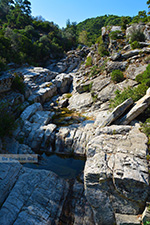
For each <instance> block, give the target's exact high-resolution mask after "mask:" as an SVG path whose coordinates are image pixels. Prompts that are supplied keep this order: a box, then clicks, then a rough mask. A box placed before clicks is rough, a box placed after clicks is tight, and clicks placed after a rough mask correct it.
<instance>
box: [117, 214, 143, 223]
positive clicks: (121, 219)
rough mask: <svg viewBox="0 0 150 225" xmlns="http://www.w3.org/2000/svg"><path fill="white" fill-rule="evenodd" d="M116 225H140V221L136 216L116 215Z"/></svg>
mask: <svg viewBox="0 0 150 225" xmlns="http://www.w3.org/2000/svg"><path fill="white" fill-rule="evenodd" d="M115 217H116V225H140V224H141V222H140V219H139V217H138V216H135V215H125V214H119V213H116V214H115Z"/></svg>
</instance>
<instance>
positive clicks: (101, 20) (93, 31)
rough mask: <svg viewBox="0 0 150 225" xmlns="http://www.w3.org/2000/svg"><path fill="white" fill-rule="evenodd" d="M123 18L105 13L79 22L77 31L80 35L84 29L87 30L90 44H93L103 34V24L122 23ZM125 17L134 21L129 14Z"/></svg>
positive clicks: (129, 20)
mask: <svg viewBox="0 0 150 225" xmlns="http://www.w3.org/2000/svg"><path fill="white" fill-rule="evenodd" d="M122 18H123V17H120V16H116V15H105V16H98V17H96V18H91V19H86V20H84V21H83V22H81V23H79V24H77V33H78V35H79V34H80V32H82V31H83V30H85V31H87V36H88V45H91V44H92V43H93V44H94V43H95V42H96V40H97V38H98V37H99V36H100V35H101V28H102V27H103V26H109V25H121V24H122ZM124 18H126V19H127V21H128V22H129V23H130V22H131V21H132V18H131V17H129V16H128V17H124Z"/></svg>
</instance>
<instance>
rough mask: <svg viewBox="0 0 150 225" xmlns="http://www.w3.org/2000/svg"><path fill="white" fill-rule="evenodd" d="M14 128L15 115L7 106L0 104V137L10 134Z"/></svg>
mask: <svg viewBox="0 0 150 225" xmlns="http://www.w3.org/2000/svg"><path fill="white" fill-rule="evenodd" d="M14 128H15V117H14V115H13V114H12V112H11V111H10V110H9V108H8V106H6V105H4V104H0V137H4V136H5V135H10V134H11V131H12V130H13V129H14Z"/></svg>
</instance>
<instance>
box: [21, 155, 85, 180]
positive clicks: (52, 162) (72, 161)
mask: <svg viewBox="0 0 150 225" xmlns="http://www.w3.org/2000/svg"><path fill="white" fill-rule="evenodd" d="M84 165H85V159H84V158H83V157H82V158H81V157H67V156H64V155H63V156H62V155H61V156H60V155H56V154H53V155H49V156H48V155H46V154H43V155H42V156H41V157H40V158H39V162H38V164H33V163H26V164H24V166H25V167H28V168H32V169H40V170H41V169H45V170H50V171H53V172H54V173H56V174H57V175H58V176H60V177H62V178H64V179H71V178H76V177H77V176H78V175H80V174H81V172H82V171H83V169H84Z"/></svg>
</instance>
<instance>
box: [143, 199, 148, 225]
mask: <svg viewBox="0 0 150 225" xmlns="http://www.w3.org/2000/svg"><path fill="white" fill-rule="evenodd" d="M142 222H143V224H145V223H146V222H150V204H149V202H148V203H147V204H146V208H145V210H144V212H143V214H142Z"/></svg>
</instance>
